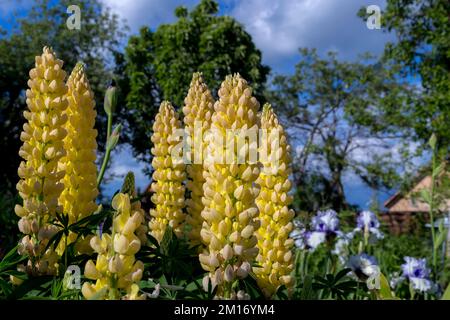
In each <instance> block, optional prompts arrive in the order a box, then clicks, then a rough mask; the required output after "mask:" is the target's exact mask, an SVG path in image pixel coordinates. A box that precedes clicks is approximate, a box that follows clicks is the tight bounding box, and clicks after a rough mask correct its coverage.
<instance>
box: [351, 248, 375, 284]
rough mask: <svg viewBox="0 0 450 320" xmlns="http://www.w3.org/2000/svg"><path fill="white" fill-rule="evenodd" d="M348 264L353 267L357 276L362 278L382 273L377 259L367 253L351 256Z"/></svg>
mask: <svg viewBox="0 0 450 320" xmlns="http://www.w3.org/2000/svg"><path fill="white" fill-rule="evenodd" d="M347 266H348V267H349V268H350V269H352V271H353V272H354V273H355V274H356V276H357V277H358V278H359V279H361V280H366V279H367V278H369V277H371V276H374V275H376V274H379V273H380V268H379V266H378V262H377V260H376V259H375V258H374V257H372V256H369V255H368V254H366V253H362V254H358V255H355V256H351V257H350V259H348V263H347Z"/></svg>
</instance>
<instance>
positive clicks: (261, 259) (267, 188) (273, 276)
mask: <svg viewBox="0 0 450 320" xmlns="http://www.w3.org/2000/svg"><path fill="white" fill-rule="evenodd" d="M261 128H262V129H263V130H267V132H266V134H267V139H266V141H265V142H264V143H263V146H260V148H268V149H269V150H267V154H268V155H273V154H277V155H278V156H279V158H278V165H275V166H274V162H273V161H269V159H270V158H271V157H267V161H264V159H262V160H261V162H262V168H261V173H260V175H259V177H258V180H257V183H258V184H259V185H260V186H261V190H260V193H259V195H258V197H257V198H256V204H257V206H258V209H259V220H260V221H261V227H260V228H259V229H258V231H257V233H256V236H257V238H258V249H259V254H258V256H257V258H256V261H257V263H258V265H259V266H260V267H255V268H253V270H254V272H255V274H256V276H257V278H256V279H257V282H258V285H259V287H260V288H261V289H262V291H263V292H264V294H265V296H266V297H271V296H272V295H273V294H274V293H275V292H276V291H277V289H278V288H279V287H280V286H281V285H285V286H286V287H288V288H290V287H292V286H293V284H294V278H293V277H292V276H291V275H290V274H291V272H292V270H293V268H294V262H293V253H292V250H291V249H292V247H293V245H294V241H293V239H290V238H289V234H290V232H291V231H292V229H293V227H294V225H293V223H292V220H293V218H294V216H295V214H294V211H293V210H292V209H289V208H288V206H289V205H290V204H291V202H292V196H291V195H289V194H288V193H289V191H290V189H291V182H290V181H289V175H290V173H291V170H290V167H289V165H290V162H291V159H290V147H289V144H288V143H287V139H286V134H285V132H284V130H283V128H282V126H281V125H280V124H279V122H278V118H277V117H276V115H275V113H274V112H273V109H272V108H271V107H270V105H265V106H264V108H263V112H262V116H261ZM275 139H278V141H279V146H278V147H277V148H275V149H274V150H272V148H271V146H275V143H274V142H273V141H272V140H275Z"/></svg>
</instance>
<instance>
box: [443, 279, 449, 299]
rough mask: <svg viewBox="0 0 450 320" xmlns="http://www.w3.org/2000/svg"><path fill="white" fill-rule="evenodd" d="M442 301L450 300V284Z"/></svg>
mask: <svg viewBox="0 0 450 320" xmlns="http://www.w3.org/2000/svg"><path fill="white" fill-rule="evenodd" d="M441 300H450V283H449V284H448V286H447V289H445V292H444V294H443V295H442V298H441Z"/></svg>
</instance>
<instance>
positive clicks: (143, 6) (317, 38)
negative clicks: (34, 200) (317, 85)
mask: <svg viewBox="0 0 450 320" xmlns="http://www.w3.org/2000/svg"><path fill="white" fill-rule="evenodd" d="M101 1H102V2H103V3H104V4H105V5H107V6H108V7H110V9H111V10H112V11H113V12H115V13H117V14H118V15H119V16H120V17H121V18H123V19H125V20H126V21H127V24H128V25H129V26H130V34H133V33H136V32H137V31H138V30H139V28H140V27H142V26H145V25H147V26H150V27H151V28H152V29H154V28H157V27H158V26H159V25H160V24H162V23H170V22H173V21H174V20H175V16H174V14H173V12H174V9H175V8H176V7H177V6H179V5H185V6H186V7H188V8H192V7H193V6H195V5H196V4H197V3H198V2H199V0H186V1H177V0H101ZM76 2H77V1H75V0H74V1H73V4H76ZM32 3H33V1H31V0H19V1H17V0H0V26H2V27H3V28H6V29H9V28H10V27H11V23H13V20H12V12H13V11H14V10H18V11H19V12H20V13H22V14H24V13H26V11H27V8H29V6H30V5H31V4H32ZM368 5H378V6H380V8H383V7H384V5H385V1H384V0H221V1H219V13H220V14H222V15H224V14H226V15H231V16H233V17H234V18H236V19H237V20H238V21H239V22H240V23H242V25H243V26H244V28H245V29H246V31H247V32H249V33H250V34H251V35H252V37H253V40H254V42H255V43H256V45H257V47H258V48H259V49H260V50H261V51H262V55H263V62H264V63H265V64H267V65H269V66H270V67H271V68H272V73H273V74H277V73H284V74H286V73H293V71H294V65H295V63H296V62H297V61H298V53H297V52H298V48H299V47H313V48H317V50H318V52H319V53H320V54H324V53H326V52H327V51H329V50H334V51H337V52H338V54H339V57H340V58H341V59H343V60H353V59H355V58H356V57H357V56H358V55H359V54H361V53H363V52H370V53H372V54H375V55H379V54H380V53H381V52H382V50H383V48H384V45H385V43H386V42H387V41H390V40H393V37H392V36H391V35H388V34H385V33H383V32H382V31H381V30H369V29H368V28H367V27H366V24H365V22H364V21H362V20H361V19H360V18H358V17H357V11H358V10H359V9H360V8H361V7H366V6H368ZM113 159H114V161H113V163H112V167H111V171H112V172H114V173H115V175H118V176H120V175H124V174H125V173H126V172H127V171H128V170H132V171H134V172H135V173H136V176H137V177H136V178H137V179H136V180H137V184H138V186H139V187H140V188H141V189H142V188H145V186H146V185H147V184H148V177H146V176H145V175H144V174H143V173H142V168H143V164H142V163H139V162H136V161H135V160H134V159H133V157H132V156H131V152H130V148H129V147H127V146H122V148H120V150H117V151H115V153H114V155H113ZM120 184H121V182H120V178H112V179H110V182H109V183H108V184H107V185H106V186H105V191H106V193H108V194H111V193H113V192H114V191H115V190H116V189H117V188H119V187H120ZM345 188H346V193H347V195H348V198H349V200H350V201H351V202H353V203H356V204H359V205H360V206H362V207H366V206H367V204H368V202H369V200H370V198H371V196H372V192H371V191H370V190H369V189H367V188H366V187H365V186H364V185H363V183H362V182H361V181H359V180H358V179H355V178H354V177H351V176H349V177H347V178H346V179H345ZM387 196H388V195H386V194H381V195H380V200H384V199H386V198H387Z"/></svg>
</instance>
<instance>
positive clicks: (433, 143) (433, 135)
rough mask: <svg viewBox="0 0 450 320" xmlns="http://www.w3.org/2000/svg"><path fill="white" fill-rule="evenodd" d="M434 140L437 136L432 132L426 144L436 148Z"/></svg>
mask: <svg viewBox="0 0 450 320" xmlns="http://www.w3.org/2000/svg"><path fill="white" fill-rule="evenodd" d="M436 142H437V138H436V135H435V134H434V133H433V134H432V135H431V137H430V140H428V145H429V146H430V147H431V149H433V150H434V149H436Z"/></svg>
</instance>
